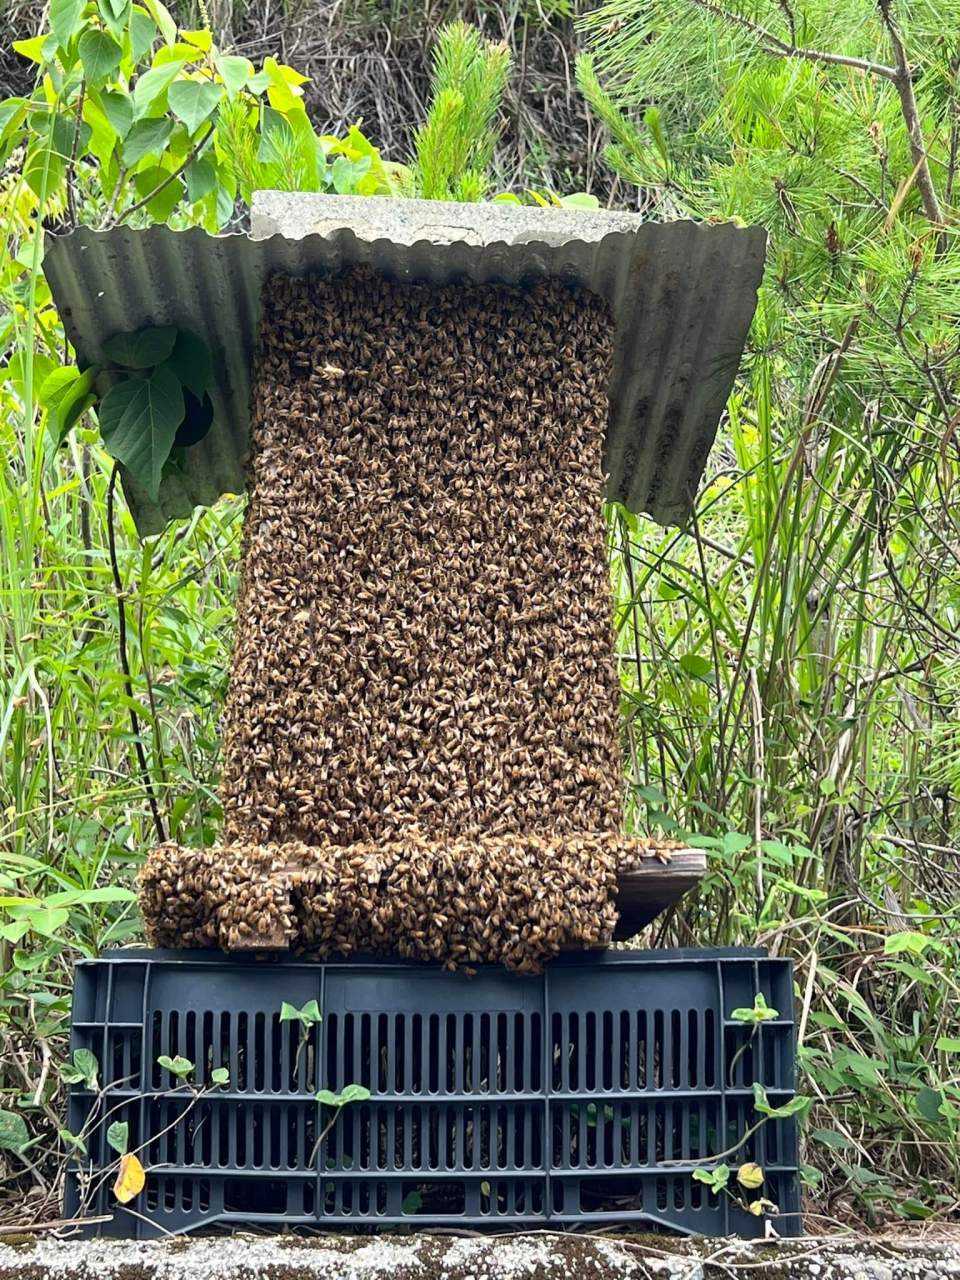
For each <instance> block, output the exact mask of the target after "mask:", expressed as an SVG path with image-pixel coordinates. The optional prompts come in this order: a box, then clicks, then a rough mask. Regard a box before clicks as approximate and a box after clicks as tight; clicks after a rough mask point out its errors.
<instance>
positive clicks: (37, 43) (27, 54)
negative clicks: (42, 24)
mask: <svg viewBox="0 0 960 1280" xmlns="http://www.w3.org/2000/svg"><path fill="white" fill-rule="evenodd" d="M46 42H47V37H46V36H31V37H30V39H29V40H14V42H13V48H14V51H15V52H16V53H19V54H20V56H21V57H22V58H29V59H30V61H31V62H38V63H40V65H41V66H42V65H43V63H44V62H46V60H47V59H46V56H45V53H44V45H45V44H46Z"/></svg>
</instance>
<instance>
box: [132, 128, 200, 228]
mask: <svg viewBox="0 0 960 1280" xmlns="http://www.w3.org/2000/svg"><path fill="white" fill-rule="evenodd" d="M213 130H214V126H213V125H212V124H211V126H210V128H209V129H208V130H207V132H206V133H205V134H204V135H203V137H202V138H198V139H197V140H196V142H195V143H194V144H193V146H192V147H191V148H190V150H189V151H188V152H187V154H186V156H185V157H184V159H183V162H182V163H181V164H180V165H179V166H178V167H177V168H176V169H174V171H173V173H169V174H167V176H166V177H165V178H164V180H163V181H162V182H161V183H159V184H158V185H157V186H155V187H154V189H153V190H152V191H148V192H147V194H146V195H145V196H144V197H143V199H142V200H138V201H137V202H136V204H132V205H131V206H130V208H129V209H124V211H123V213H121V214H120V216H119V218H117V220H116V222H115V223H114V226H117V227H119V226H120V224H121V222H123V221H125V219H127V218H129V217H130V216H131V215H132V214H134V213H138V212H139V211H140V210H141V209H142V208H144V206H145V205H148V204H149V203H150V201H151V200H154V199H156V197H157V196H158V195H159V194H160V192H161V191H165V190H166V188H167V187H169V185H170V183H171V182H173V181H174V180H175V179H177V178H179V177H180V176H181V174H182V173H183V171H184V170H185V169H186V167H187V165H188V164H191V163H192V162H193V161H194V160H195V159H196V158H197V156H198V155H199V153H200V151H201V149H202V148H203V147H205V146H206V145H207V143H208V142H209V141H210V135H211V134H212V133H213Z"/></svg>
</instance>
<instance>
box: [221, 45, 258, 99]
mask: <svg viewBox="0 0 960 1280" xmlns="http://www.w3.org/2000/svg"><path fill="white" fill-rule="evenodd" d="M216 66H217V70H218V71H219V72H220V74H221V76H223V83H224V85H225V86H226V89H227V93H228V94H230V96H231V97H233V95H234V94H236V93H239V92H240V90H241V89H243V88H245V86H246V84H247V82H248V81H249V80H250V79H251V77H252V76H253V63H252V62H251V61H250V59H249V58H239V57H237V56H236V55H235V54H228V55H227V56H225V57H219V58H217V63H216Z"/></svg>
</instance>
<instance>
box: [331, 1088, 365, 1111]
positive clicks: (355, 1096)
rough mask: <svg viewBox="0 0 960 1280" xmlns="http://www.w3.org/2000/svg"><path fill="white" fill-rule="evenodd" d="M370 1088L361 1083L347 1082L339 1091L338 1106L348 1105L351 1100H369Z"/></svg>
mask: <svg viewBox="0 0 960 1280" xmlns="http://www.w3.org/2000/svg"><path fill="white" fill-rule="evenodd" d="M369 1100H370V1090H369V1089H367V1088H365V1087H364V1086H363V1085H362V1084H348V1085H347V1086H346V1088H345V1089H343V1090H342V1091H341V1093H340V1101H339V1104H338V1105H339V1106H341V1107H345V1106H348V1105H349V1103H351V1102H369Z"/></svg>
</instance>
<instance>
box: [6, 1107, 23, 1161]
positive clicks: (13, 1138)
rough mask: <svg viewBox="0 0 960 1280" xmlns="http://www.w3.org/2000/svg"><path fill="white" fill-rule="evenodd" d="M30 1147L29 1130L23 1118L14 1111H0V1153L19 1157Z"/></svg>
mask: <svg viewBox="0 0 960 1280" xmlns="http://www.w3.org/2000/svg"><path fill="white" fill-rule="evenodd" d="M29 1145H30V1130H29V1129H28V1128H27V1122H26V1120H24V1118H23V1116H21V1115H18V1114H17V1113H16V1112H15V1111H0V1151H12V1152H14V1154H15V1155H19V1153H20V1152H21V1151H25V1150H26V1148H27V1147H29Z"/></svg>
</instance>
